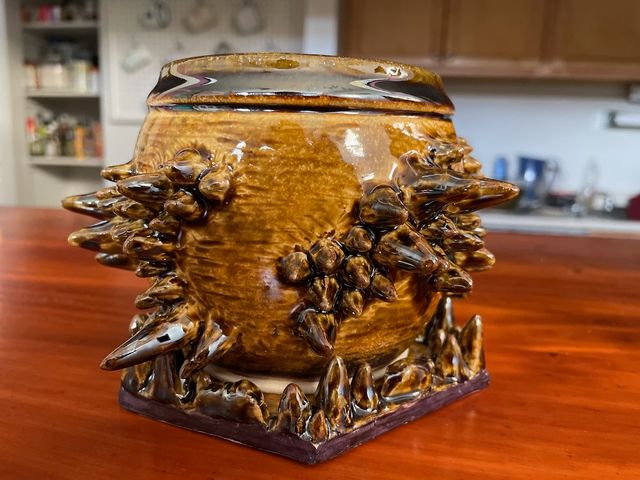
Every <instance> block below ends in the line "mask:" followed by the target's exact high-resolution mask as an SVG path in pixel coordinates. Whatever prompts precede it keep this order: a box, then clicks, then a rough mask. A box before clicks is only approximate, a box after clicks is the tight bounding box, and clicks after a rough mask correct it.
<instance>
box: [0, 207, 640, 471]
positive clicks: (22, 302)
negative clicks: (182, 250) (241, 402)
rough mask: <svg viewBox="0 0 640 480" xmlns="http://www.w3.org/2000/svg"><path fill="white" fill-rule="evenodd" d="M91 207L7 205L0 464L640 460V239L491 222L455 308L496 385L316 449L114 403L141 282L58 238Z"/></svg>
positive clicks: (581, 463) (614, 466) (607, 464)
mask: <svg viewBox="0 0 640 480" xmlns="http://www.w3.org/2000/svg"><path fill="white" fill-rule="evenodd" d="M86 220H87V219H86V218H77V216H75V215H71V214H68V213H65V212H62V211H52V210H39V209H18V208H0V332H1V333H0V365H1V366H2V367H0V368H2V375H1V377H0V378H1V379H2V380H1V381H0V408H1V409H2V412H3V415H2V416H1V417H0V478H3V479H5V478H7V479H11V478H28V479H32V478H41V477H42V478H55V479H58V478H65V479H68V478H83V479H102V478H123V477H125V476H126V477H127V478H153V479H156V480H159V479H161V478H181V479H189V478H197V479H203V478H246V477H247V476H248V475H250V476H251V478H252V479H254V480H257V479H266V478H316V477H318V478H323V479H330V478H341V479H342V478H347V479H359V478H438V479H446V478H472V477H475V478H490V479H493V478H496V479H497V478H501V479H513V478H570V479H581V480H582V479H597V480H602V479H608V478H628V479H637V478H640V457H639V456H638V452H639V451H640V374H639V373H638V369H637V366H638V365H639V364H640V348H638V347H639V346H640V295H639V294H638V285H639V284H640V240H633V239H604V238H568V237H557V236H554V237H548V236H526V235H514V234H493V235H490V236H489V237H488V246H489V248H490V249H491V250H492V251H493V252H495V254H496V257H497V259H498V262H497V264H496V267H495V269H494V270H492V271H491V272H489V273H484V274H479V275H476V277H475V280H476V287H475V290H474V293H473V295H472V296H471V297H470V298H469V299H466V300H463V301H458V302H457V303H456V314H457V318H458V321H466V320H467V319H468V318H469V317H470V316H471V315H472V314H473V313H476V312H477V313H480V314H482V316H483V319H484V324H485V335H486V343H485V350H486V354H487V363H488V367H489V370H490V372H491V374H492V384H491V386H490V387H489V388H488V389H487V390H484V391H482V392H480V393H478V394H476V395H473V396H471V397H469V398H467V399H465V400H462V401H460V402H458V403H456V404H453V405H450V406H448V407H446V408H445V409H443V410H441V411H439V412H436V413H434V414H431V415H428V416H426V417H424V418H422V419H420V420H418V421H416V422H413V423H411V424H408V425H405V426H402V427H399V428H397V429H395V430H393V431H391V432H389V433H386V434H384V435H382V436H381V437H379V438H378V439H376V440H373V441H371V442H369V443H367V444H365V445H363V446H361V447H359V448H357V449H355V450H352V451H350V452H349V453H347V454H346V455H343V456H341V457H339V458H337V459H336V460H333V461H329V462H328V463H325V464H321V465H318V466H313V467H308V466H303V465H299V464H297V463H295V462H292V461H290V460H286V459H283V458H280V457H276V456H272V455H269V454H265V453H262V452H258V451H254V450H250V449H248V448H245V447H242V446H239V445H235V444H233V443H230V442H226V441H223V440H219V439H216V438H211V437H205V436H203V435H198V434H196V433H193V432H188V431H184V430H181V429H178V428H175V427H171V426H168V425H164V424H162V423H159V422H155V421H151V420H148V419H145V418H142V417H139V416H136V415H133V414H130V413H127V412H125V411H123V410H122V409H120V407H119V406H118V405H117V403H116V395H117V392H118V389H119V375H118V374H117V373H106V372H102V371H100V370H99V369H98V365H99V363H100V361H101V360H102V358H103V357H104V355H105V354H106V353H108V352H109V350H110V349H111V347H112V346H113V345H114V344H117V343H118V342H119V341H120V340H122V339H123V338H124V337H125V336H126V330H127V323H128V320H129V318H130V317H131V316H132V315H133V314H134V313H135V308H134V306H133V299H134V297H135V295H136V294H137V293H138V292H139V291H140V290H141V289H142V288H143V287H144V284H145V282H144V280H142V279H139V278H136V277H135V276H134V275H132V274H131V273H129V272H126V271H119V270H116V269H109V268H105V267H102V266H100V265H98V264H97V263H91V262H90V261H88V258H87V257H90V255H91V254H90V253H89V252H86V251H80V250H78V249H73V248H70V247H67V245H66V236H67V234H68V233H69V232H71V231H72V230H74V229H76V228H78V227H80V226H83V225H84V224H86Z"/></svg>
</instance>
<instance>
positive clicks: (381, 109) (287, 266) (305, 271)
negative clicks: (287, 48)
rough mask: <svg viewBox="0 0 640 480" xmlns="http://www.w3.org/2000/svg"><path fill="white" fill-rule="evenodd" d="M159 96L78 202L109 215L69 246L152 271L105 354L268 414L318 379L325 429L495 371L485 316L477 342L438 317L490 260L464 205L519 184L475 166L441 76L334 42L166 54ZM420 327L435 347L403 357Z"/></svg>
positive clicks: (146, 376)
mask: <svg viewBox="0 0 640 480" xmlns="http://www.w3.org/2000/svg"><path fill="white" fill-rule="evenodd" d="M279 55H281V54H279ZM283 59H288V62H289V63H286V65H285V63H283ZM273 62H276V63H273ZM374 64H375V65H377V66H375V68H374ZM283 65H284V66H286V68H284V66H283ZM372 69H373V72H369V70H372ZM281 70H287V72H286V74H283V73H282V71H281ZM363 72H364V73H363ZM364 74H366V75H375V79H371V80H366V81H365V80H363V78H362V75H364ZM205 80H206V81H205ZM296 82H299V86H298V87H297V88H296V89H293V87H291V85H292V84H294V83H296ZM363 82H364V83H363ZM267 83H269V84H270V85H271V86H270V87H268V88H267V87H264V85H266V84H267ZM234 85H235V86H234ZM325 89H326V92H325V93H326V94H324V93H322V92H323V91H324V90H325ZM425 92H430V93H429V95H427V93H425ZM434 92H438V95H435V94H434ZM436 97H438V98H436ZM247 102H251V103H250V105H251V106H252V108H251V109H248V108H244V107H246V106H247V105H248V104H247ZM149 105H150V107H151V110H150V112H149V114H148V116H147V119H146V120H145V123H144V125H143V127H142V131H141V134H140V136H139V138H138V142H137V145H136V148H135V152H134V156H133V159H132V160H131V161H130V162H128V163H126V164H123V165H117V166H114V167H108V168H106V169H105V170H104V171H103V177H104V178H106V179H108V180H111V181H113V182H115V183H116V186H115V189H114V188H113V187H107V188H105V189H103V190H101V191H100V192H96V193H95V194H91V195H82V196H75V197H69V198H67V199H65V200H64V202H63V205H64V206H65V207H66V208H68V209H70V210H73V211H77V212H79V213H85V214H90V215H93V216H96V217H98V218H101V219H102V221H101V222H99V223H97V224H95V225H92V226H90V227H87V228H84V229H81V230H79V231H77V232H74V233H73V234H71V236H70V237H69V241H70V243H71V244H72V245H76V246H80V247H83V248H87V249H90V250H95V251H97V252H99V259H100V261H101V263H104V264H107V265H114V266H119V267H122V268H130V269H135V271H136V274H137V275H138V276H143V277H150V285H149V287H148V288H147V289H146V290H145V291H143V292H142V293H141V294H139V295H138V297H137V298H136V300H135V303H136V306H137V307H138V308H140V309H153V310H152V311H151V312H149V313H148V314H144V315H141V316H137V317H136V318H135V319H134V321H133V322H132V324H131V332H130V333H131V336H130V338H129V339H127V340H125V341H124V342H123V343H122V344H121V345H120V346H118V347H117V348H116V349H115V350H114V351H113V352H112V353H111V354H109V355H108V356H107V357H106V358H105V360H104V361H103V363H102V367H103V368H105V369H108V370H114V369H123V368H124V369H127V370H125V371H124V373H123V385H124V386H125V389H127V390H128V391H130V392H131V393H133V394H135V395H139V396H140V397H142V398H146V399H148V400H150V401H159V402H162V403H167V404H169V405H172V406H175V407H176V408H181V409H184V410H185V411H194V412H199V413H204V414H206V415H210V416H220V417H222V418H227V419H230V420H233V419H234V418H235V419H236V420H238V421H240V422H256V423H258V424H260V425H262V426H264V428H266V429H271V428H273V425H274V418H276V417H277V415H276V413H275V412H274V411H269V405H268V403H269V399H268V398H266V399H265V397H264V395H265V393H268V394H271V395H276V396H278V395H280V394H281V393H282V392H283V390H284V391H285V392H286V389H285V388H284V385H283V384H282V382H283V381H284V382H293V383H299V382H302V383H300V385H303V384H304V385H307V386H305V387H304V388H305V389H306V390H304V391H305V393H308V394H312V393H313V392H312V391H311V390H312V389H313V388H312V387H310V386H308V385H311V384H313V382H316V383H317V389H316V391H315V394H313V397H312V398H313V407H312V415H311V416H310V417H309V418H308V419H307V425H306V427H305V429H304V431H303V432H302V433H300V436H301V438H303V439H306V440H307V441H310V442H312V443H313V442H320V443H321V442H322V441H332V442H333V441H334V438H336V437H338V436H341V435H346V434H349V432H351V431H353V430H355V429H358V428H360V426H362V425H363V424H364V423H368V422H371V421H373V420H374V419H375V418H382V417H385V416H386V415H388V414H390V413H391V412H392V411H394V410H395V409H397V408H399V405H400V404H403V403H406V402H408V401H410V400H414V399H415V398H417V397H420V398H422V397H426V396H429V395H431V394H433V393H435V392H437V391H439V390H441V389H445V388H450V387H451V386H452V385H454V384H457V383H461V382H465V381H468V380H470V379H471V378H473V377H474V376H475V375H477V374H478V372H479V371H480V370H481V369H482V368H483V366H484V365H483V364H482V362H481V360H480V359H481V357H482V355H483V350H482V329H481V323H480V320H479V319H478V321H477V322H476V323H477V324H478V325H477V328H475V330H474V331H473V332H472V333H470V334H469V333H467V334H466V336H465V338H464V340H465V341H464V342H463V338H462V337H461V336H460V333H461V331H460V328H457V329H455V328H454V327H453V325H452V324H451V322H449V325H448V326H446V327H442V326H441V328H438V329H432V328H427V330H425V325H426V324H427V323H428V322H432V323H433V322H434V321H436V320H437V318H438V317H439V316H442V315H450V314H449V313H448V311H449V310H450V304H451V302H450V297H451V296H461V295H466V294H468V293H469V292H470V290H471V288H472V279H471V277H470V275H469V272H471V271H477V270H484V269H486V268H488V267H490V266H491V265H492V264H493V257H492V256H491V254H490V253H488V252H487V253H486V254H485V255H484V256H483V255H482V254H481V253H480V252H482V248H483V245H484V243H483V240H482V236H480V232H478V231H477V229H478V227H479V226H478V225H477V222H474V221H473V220H471V221H470V220H469V218H468V217H469V215H472V214H473V212H474V211H476V210H478V209H481V208H485V207H488V206H492V205H495V204H498V203H501V202H503V201H506V200H508V199H510V198H513V196H515V195H516V194H517V188H516V187H514V186H512V185H510V184H508V183H505V182H500V181H495V180H491V179H488V178H485V177H483V176H482V175H481V174H480V173H479V168H480V165H479V163H478V162H477V160H475V159H474V158H473V157H472V156H471V155H470V153H471V148H470V147H469V146H468V145H467V144H466V142H465V141H464V140H462V139H458V138H457V137H456V135H455V132H454V130H453V126H452V123H451V121H450V119H449V118H448V117H446V116H443V115H442V113H443V112H444V113H447V112H449V113H450V112H451V110H450V104H449V103H448V100H447V99H446V95H445V94H444V93H443V92H442V89H441V85H440V82H439V80H438V78H437V76H435V75H434V74H431V73H430V72H426V71H422V70H420V69H417V68H410V67H406V66H403V65H393V64H385V66H384V67H382V66H380V65H379V62H366V61H362V60H349V59H335V58H330V57H313V56H296V55H293V56H290V57H287V56H286V55H283V56H282V57H277V58H276V57H275V56H273V55H265V56H264V57H261V56H259V55H258V56H256V55H234V56H228V57H205V58H195V59H188V60H184V61H178V62H174V63H172V64H170V65H168V66H167V67H165V69H163V73H162V74H161V78H160V81H159V84H158V86H157V87H156V89H155V90H154V91H153V93H152V95H151V96H150V98H149ZM241 106H242V107H243V108H240V107H241ZM284 107H286V108H284ZM293 107H295V108H293ZM303 107H304V110H302V109H301V108H303ZM363 108H366V110H363ZM356 109H357V111H347V110H356ZM447 109H449V110H447ZM458 217H459V218H458ZM466 224H470V225H471V227H470V228H469V227H467V226H465V225H466ZM354 232H356V233H357V232H360V233H359V235H356V233H354ZM483 234H484V233H482V235H483ZM439 304H440V306H441V307H440V308H439V309H438V313H437V315H435V316H434V312H435V311H436V307H437V306H438V305H439ZM467 330H468V329H466V328H465V332H467ZM417 338H419V342H423V343H424V344H426V345H427V346H428V348H424V350H425V351H424V352H422V353H420V352H419V351H418V353H417V354H415V355H414V354H413V353H409V357H407V358H405V359H403V360H400V362H401V363H400V364H399V363H398V362H397V361H396V362H395V363H393V364H391V365H389V363H390V362H392V361H394V359H397V357H398V356H399V355H401V354H403V355H405V356H406V351H407V349H408V348H409V347H411V348H412V349H415V348H416V343H415V342H416V339H417ZM436 340H437V341H436ZM461 343H462V346H463V347H464V348H461V345H460V344H461ZM419 345H422V343H419V344H418V346H419ZM412 351H413V350H412ZM403 352H404V353H403ZM465 358H469V359H471V360H472V361H473V369H472V368H471V367H470V366H469V365H467V363H466V361H465ZM380 367H383V368H382V370H380V371H379V372H378V374H377V376H375V377H372V378H370V379H366V378H362V377H361V376H360V377H358V382H360V383H362V382H364V384H368V383H373V382H374V380H375V381H376V385H375V389H374V390H376V396H377V397H379V398H380V399H381V400H382V402H380V403H379V405H378V406H377V407H376V408H375V409H374V410H372V412H370V413H371V417H370V418H367V419H366V420H362V421H358V422H355V421H354V420H353V411H352V410H353V409H354V408H355V407H354V406H353V405H352V404H351V400H350V391H351V388H352V387H351V385H350V378H351V377H352V376H353V372H354V371H355V369H360V370H359V372H360V375H362V372H366V371H369V370H372V369H377V368H380ZM385 368H386V369H385ZM372 371H373V370H372ZM256 374H258V375H267V376H269V377H270V378H269V379H268V380H258V379H256V378H257V377H254V375H256ZM238 375H239V376H238ZM372 375H373V374H372ZM283 378H284V379H283ZM254 380H255V381H256V382H258V383H254ZM309 382H311V383H309ZM310 389H311V390H310ZM283 402H284V400H283V399H281V400H280V402H279V403H280V404H282V403H283ZM284 403H285V404H286V403H287V402H284ZM319 412H322V413H321V414H320V413H319ZM280 413H282V412H280ZM305 415H306V414H305ZM317 415H322V418H324V419H325V420H324V421H326V424H324V425H325V426H324V427H322V425H323V422H322V421H321V420H320V417H318V416H317ZM305 418H306V417H305ZM293 420H294V421H301V420H300V419H293ZM325 427H326V431H327V434H326V435H324V434H323V433H322V434H321V433H320V432H324V429H325ZM278 428H280V427H278ZM320 437H322V440H314V439H319V438H320ZM232 439H234V440H237V438H235V437H234V438H232Z"/></svg>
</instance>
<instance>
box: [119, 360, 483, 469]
mask: <svg viewBox="0 0 640 480" xmlns="http://www.w3.org/2000/svg"><path fill="white" fill-rule="evenodd" d="M488 384H489V374H488V372H487V371H486V370H481V371H480V372H478V373H477V374H476V375H475V376H473V377H472V378H471V379H469V380H466V381H464V382H462V383H457V384H451V385H448V386H446V387H444V388H443V389H441V390H438V391H435V392H432V393H430V394H428V395H426V396H421V397H418V398H417V399H415V400H409V401H405V402H403V403H401V404H400V405H398V406H397V407H396V408H394V409H392V410H381V411H379V412H377V413H372V414H370V415H368V416H366V417H363V418H361V419H360V420H359V421H358V422H356V423H354V426H353V427H351V428H349V429H347V430H346V431H345V432H344V433H340V434H337V435H335V436H333V437H330V438H329V439H327V440H326V441H324V442H323V443H319V444H316V443H312V442H311V441H308V440H304V439H303V438H301V437H299V436H297V435H294V434H291V433H288V432H278V431H273V430H268V429H267V428H265V427H264V426H263V425H260V424H255V423H240V422H237V421H233V420H228V419H224V418H218V417H211V416H207V415H204V414H202V413H199V412H197V411H185V410H183V409H181V408H178V407H175V406H172V405H168V404H163V403H160V402H157V401H154V400H149V399H147V398H144V397H141V396H139V395H136V394H133V393H131V392H129V391H127V390H125V389H124V388H123V389H121V390H120V397H119V400H120V405H121V406H122V407H123V408H125V409H127V410H129V411H132V412H134V413H138V414H141V415H144V416H147V417H150V418H153V419H156V420H160V421H162V422H165V423H169V424H172V425H177V426H179V427H183V428H186V429H189V430H193V431H197V432H201V433H205V434H207V435H213V436H215V437H219V438H224V439H226V440H230V441H232V442H237V443H241V444H243V445H247V446H250V447H254V448H257V449H259V450H264V451H267V452H270V453H275V454H278V455H283V456H285V457H289V458H291V459H293V460H296V461H298V462H302V463H306V464H315V463H320V462H323V461H325V460H329V459H331V458H333V457H336V456H338V455H341V454H343V453H345V452H347V451H348V450H350V449H351V448H354V447H356V446H358V445H360V444H362V443H364V442H366V441H368V440H371V439H373V438H375V437H377V436H379V435H381V434H383V433H384V432H386V431H388V430H391V429H392V428H395V427H397V426H399V425H402V424H404V423H407V422H410V421H413V420H415V419H417V418H419V417H421V416H423V415H425V414H427V413H429V412H432V411H434V410H438V409H440V408H442V407H444V406H446V405H448V404H449V403H452V402H454V401H455V400H458V399H461V398H462V397H465V396H467V395H469V394H471V393H474V392H476V391H478V390H481V389H483V388H485V387H487V386H488Z"/></svg>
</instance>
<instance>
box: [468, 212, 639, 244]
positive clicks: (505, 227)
mask: <svg viewBox="0 0 640 480" xmlns="http://www.w3.org/2000/svg"><path fill="white" fill-rule="evenodd" d="M480 216H481V217H482V224H483V225H484V226H485V227H487V229H488V230H490V231H494V232H523V233H527V232H528V233H541V234H548V235H594V236H620V235H623V236H629V235H631V236H639V237H640V221H634V220H622V219H616V218H606V217H595V216H587V217H583V218H576V217H572V216H569V215H564V214H561V213H554V214H540V213H535V212H534V213H514V212H511V211H499V210H491V211H487V212H483V213H480Z"/></svg>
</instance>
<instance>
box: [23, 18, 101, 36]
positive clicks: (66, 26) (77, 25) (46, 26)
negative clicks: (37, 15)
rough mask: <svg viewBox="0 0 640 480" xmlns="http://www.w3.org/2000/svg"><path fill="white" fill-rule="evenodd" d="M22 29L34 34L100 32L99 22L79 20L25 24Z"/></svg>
mask: <svg viewBox="0 0 640 480" xmlns="http://www.w3.org/2000/svg"><path fill="white" fill-rule="evenodd" d="M22 28H23V29H24V30H26V31H34V32H47V33H48V32H51V33H55V32H68V31H83V30H84V31H88V30H98V22H97V21H84V20H78V21H73V22H57V23H52V22H42V23H38V22H34V23H23V24H22Z"/></svg>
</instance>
